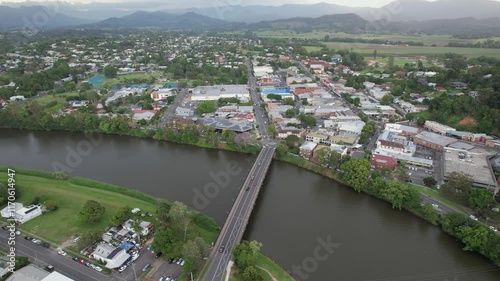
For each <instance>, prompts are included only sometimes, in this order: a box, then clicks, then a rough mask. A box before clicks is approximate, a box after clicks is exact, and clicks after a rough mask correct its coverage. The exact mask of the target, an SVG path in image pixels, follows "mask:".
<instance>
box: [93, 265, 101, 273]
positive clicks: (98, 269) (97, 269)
mask: <svg viewBox="0 0 500 281" xmlns="http://www.w3.org/2000/svg"><path fill="white" fill-rule="evenodd" d="M94 269H95V271H97V272H101V271H102V268H101V267H100V266H96V267H95V268H94Z"/></svg>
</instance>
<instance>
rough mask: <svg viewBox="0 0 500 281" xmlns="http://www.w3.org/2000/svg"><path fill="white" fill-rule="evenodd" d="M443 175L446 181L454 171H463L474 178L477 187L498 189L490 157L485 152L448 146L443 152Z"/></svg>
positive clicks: (493, 190) (492, 190) (491, 189)
mask: <svg viewBox="0 0 500 281" xmlns="http://www.w3.org/2000/svg"><path fill="white" fill-rule="evenodd" d="M443 158H444V159H443V167H444V170H443V175H444V180H445V182H446V181H447V177H448V175H449V174H450V173H452V172H458V173H463V174H464V175H466V176H468V177H470V178H472V179H473V180H474V183H473V185H474V186H476V187H482V188H487V189H488V190H490V191H491V192H495V191H496V190H498V186H497V181H496V178H495V174H494V172H493V169H492V166H491V163H490V160H489V159H490V157H489V155H487V154H484V153H473V152H470V151H464V150H461V149H453V148H446V149H445V150H444V153H443Z"/></svg>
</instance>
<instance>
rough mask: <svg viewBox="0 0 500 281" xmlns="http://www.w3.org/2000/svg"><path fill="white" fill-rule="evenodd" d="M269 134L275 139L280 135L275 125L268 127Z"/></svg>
mask: <svg viewBox="0 0 500 281" xmlns="http://www.w3.org/2000/svg"><path fill="white" fill-rule="evenodd" d="M267 133H268V134H269V135H271V136H273V137H276V136H277V135H278V131H276V127H275V126H274V124H269V125H267Z"/></svg>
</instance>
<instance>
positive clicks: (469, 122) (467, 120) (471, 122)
mask: <svg viewBox="0 0 500 281" xmlns="http://www.w3.org/2000/svg"><path fill="white" fill-rule="evenodd" d="M458 124H460V125H472V126H476V125H477V121H476V119H474V118H473V117H471V116H467V117H465V118H464V119H462V121H460V123H458Z"/></svg>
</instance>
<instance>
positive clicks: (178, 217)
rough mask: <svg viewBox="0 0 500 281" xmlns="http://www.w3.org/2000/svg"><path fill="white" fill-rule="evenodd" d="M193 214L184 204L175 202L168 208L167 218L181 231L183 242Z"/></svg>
mask: <svg viewBox="0 0 500 281" xmlns="http://www.w3.org/2000/svg"><path fill="white" fill-rule="evenodd" d="M192 215H193V213H192V212H191V210H189V209H188V207H187V206H186V205H184V203H181V202H178V201H175V202H174V203H173V204H172V206H171V207H170V211H169V212H168V217H169V218H170V220H171V222H172V223H173V224H174V225H175V226H176V228H178V229H183V231H184V240H186V235H187V230H188V227H189V225H190V224H191V221H192Z"/></svg>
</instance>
